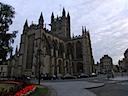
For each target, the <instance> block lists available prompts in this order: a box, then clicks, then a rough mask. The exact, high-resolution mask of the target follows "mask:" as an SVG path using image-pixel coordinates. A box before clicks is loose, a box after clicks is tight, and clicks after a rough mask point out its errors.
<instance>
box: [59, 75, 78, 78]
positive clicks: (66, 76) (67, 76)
mask: <svg viewBox="0 0 128 96" xmlns="http://www.w3.org/2000/svg"><path fill="white" fill-rule="evenodd" d="M76 78H77V77H76V76H72V75H70V74H65V75H64V76H62V77H61V79H76Z"/></svg>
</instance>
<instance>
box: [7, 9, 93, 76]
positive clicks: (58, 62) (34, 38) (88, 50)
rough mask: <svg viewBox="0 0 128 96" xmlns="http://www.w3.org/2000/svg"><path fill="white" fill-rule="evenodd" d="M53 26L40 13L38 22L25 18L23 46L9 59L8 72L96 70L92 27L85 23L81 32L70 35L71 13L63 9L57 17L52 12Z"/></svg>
mask: <svg viewBox="0 0 128 96" xmlns="http://www.w3.org/2000/svg"><path fill="white" fill-rule="evenodd" d="M49 25H50V26H51V29H50V30H48V29H46V27H45V24H44V19H43V15H42V13H41V15H40V17H39V20H38V24H31V25H30V26H29V25H28V22H27V20H26V22H25V24H24V27H23V33H22V35H21V41H20V47H19V49H16V52H15V55H14V56H11V57H10V59H9V60H8V75H9V76H17V75H23V74H26V75H28V76H38V72H39V69H40V73H41V74H51V75H65V74H72V75H74V74H79V73H85V74H88V75H90V74H91V73H92V71H93V64H94V60H93V55H92V47H91V40H90V34H89V31H87V30H86V28H84V27H82V31H81V32H82V35H79V36H75V37H74V36H73V37H71V27H70V14H69V13H67V14H66V12H65V9H63V11H62V16H60V17H58V16H57V18H55V17H54V13H52V14H51V23H50V24H49Z"/></svg>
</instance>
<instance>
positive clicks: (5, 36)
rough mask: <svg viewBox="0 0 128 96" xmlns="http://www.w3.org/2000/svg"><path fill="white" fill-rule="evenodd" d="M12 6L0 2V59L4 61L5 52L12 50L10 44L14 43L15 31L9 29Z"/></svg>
mask: <svg viewBox="0 0 128 96" xmlns="http://www.w3.org/2000/svg"><path fill="white" fill-rule="evenodd" d="M14 14H15V11H14V8H13V7H12V6H10V5H7V4H3V3H1V2H0V61H2V62H3V61H6V57H7V54H8V53H9V52H12V49H13V48H12V46H11V44H12V43H14V38H15V37H16V34H17V31H13V32H12V33H10V32H8V31H9V26H10V25H11V24H12V23H13V21H12V19H13V18H14Z"/></svg>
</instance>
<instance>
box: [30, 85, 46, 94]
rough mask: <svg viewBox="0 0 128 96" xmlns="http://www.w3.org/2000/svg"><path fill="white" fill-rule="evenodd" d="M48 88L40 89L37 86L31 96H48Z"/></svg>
mask: <svg viewBox="0 0 128 96" xmlns="http://www.w3.org/2000/svg"><path fill="white" fill-rule="evenodd" d="M47 94H48V88H47V87H39V86H37V88H36V90H35V92H34V93H32V94H30V95H29V96H47Z"/></svg>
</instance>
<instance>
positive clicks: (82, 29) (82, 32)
mask: <svg viewBox="0 0 128 96" xmlns="http://www.w3.org/2000/svg"><path fill="white" fill-rule="evenodd" d="M82 35H84V28H83V26H82Z"/></svg>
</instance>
